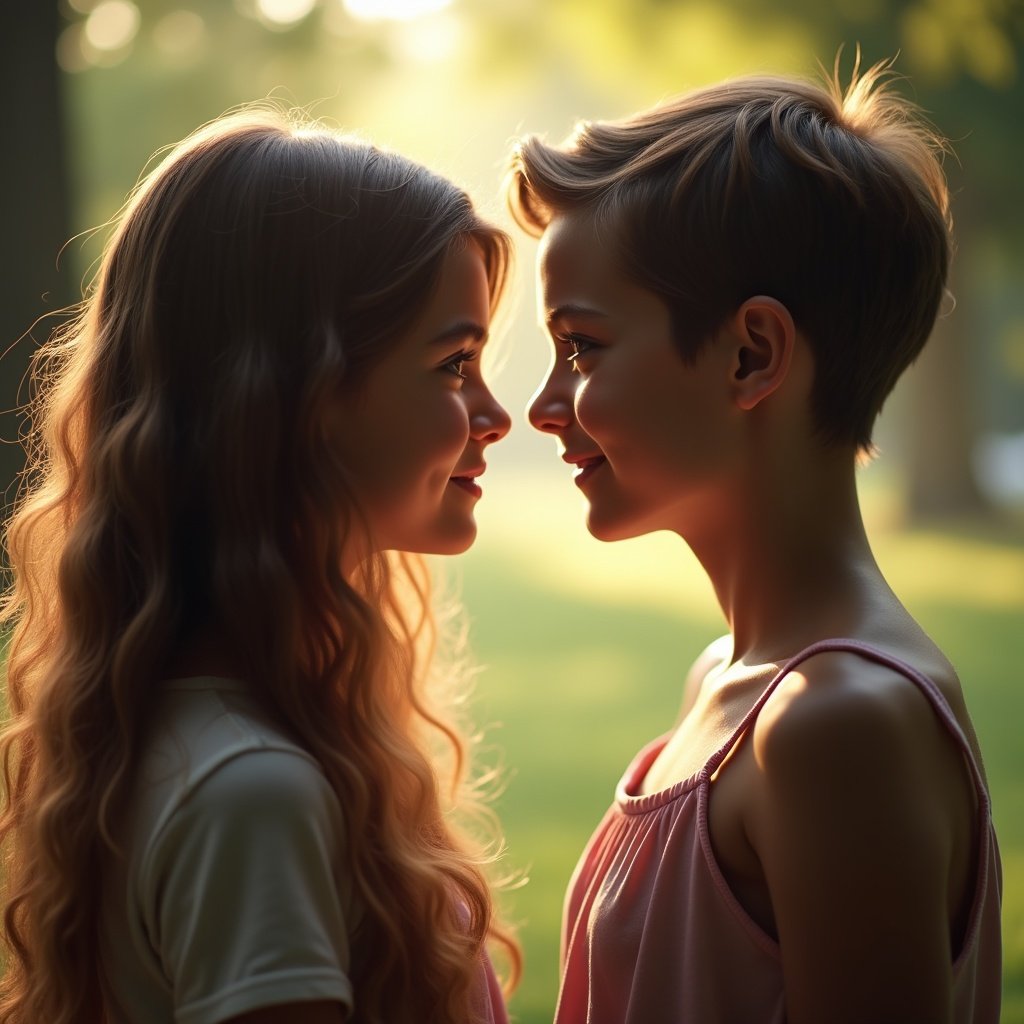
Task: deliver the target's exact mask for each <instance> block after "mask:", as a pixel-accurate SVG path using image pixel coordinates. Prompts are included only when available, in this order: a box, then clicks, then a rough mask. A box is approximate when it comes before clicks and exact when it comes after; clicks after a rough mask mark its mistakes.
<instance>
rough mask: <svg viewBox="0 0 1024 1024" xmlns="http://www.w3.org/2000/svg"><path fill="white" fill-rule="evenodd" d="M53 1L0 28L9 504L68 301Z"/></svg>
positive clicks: (1, 417) (3, 383) (0, 395)
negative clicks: (39, 359)
mask: <svg viewBox="0 0 1024 1024" xmlns="http://www.w3.org/2000/svg"><path fill="white" fill-rule="evenodd" d="M59 31H60V16H59V13H58V10H57V3H56V0H21V2H19V3H16V4H14V5H12V6H11V8H10V9H9V10H8V11H7V13H6V14H5V16H4V27H3V31H2V32H0V95H2V96H4V97H6V102H5V103H4V132H3V136H4V138H5V139H6V140H7V145H6V152H5V156H4V160H3V162H2V163H0V223H2V224H3V225H4V233H5V234H6V236H7V241H6V243H5V245H4V249H5V252H6V254H7V255H6V260H5V263H6V265H5V266H4V267H3V268H2V273H0V353H3V356H2V358H0V493H2V495H3V499H4V501H3V504H4V506H7V505H9V503H10V502H11V501H12V500H13V498H14V493H15V487H14V482H15V479H16V477H17V474H18V472H19V471H20V469H21V467H22V465H23V462H24V458H23V452H22V449H21V446H20V445H19V444H17V438H18V431H19V424H20V421H21V417H20V415H19V414H18V413H17V412H16V408H17V406H18V404H19V403H23V402H24V401H25V399H26V398H27V397H28V395H27V390H26V387H25V385H24V377H25V371H26V369H27V367H28V362H29V359H30V358H31V355H32V352H33V351H34V349H35V347H36V344H38V342H40V341H42V340H43V339H44V338H45V337H46V336H47V334H49V332H50V330H51V329H52V327H53V324H54V321H53V320H51V319H49V318H48V319H47V320H45V321H43V322H42V323H40V324H38V326H36V327H35V328H34V330H32V331H31V333H28V332H29V331H30V329H32V328H33V324H35V323H36V321H37V320H38V319H39V317H41V316H43V315H44V314H46V313H49V312H52V311H54V310H57V309H59V308H61V307H62V306H65V305H66V304H67V303H68V302H69V301H70V295H71V289H70V280H69V278H70V274H69V272H68V266H67V261H66V260H62V261H61V262H62V263H63V266H61V267H58V265H57V254H58V252H59V250H60V247H61V246H62V245H63V244H64V243H65V242H66V241H67V239H68V235H69V233H70V229H69V216H68V209H69V205H70V204H69V199H68V184H67V181H68V179H67V169H66V165H65V152H64V117H63V102H62V96H61V82H60V75H61V72H60V70H59V68H58V67H57V62H56V43H57V35H58V32H59Z"/></svg>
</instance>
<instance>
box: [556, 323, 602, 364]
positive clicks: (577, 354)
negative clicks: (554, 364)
mask: <svg viewBox="0 0 1024 1024" xmlns="http://www.w3.org/2000/svg"><path fill="white" fill-rule="evenodd" d="M558 341H560V342H561V343H562V344H563V345H568V346H569V348H570V349H572V351H571V352H570V354H569V355H567V356H566V357H565V358H566V360H567V361H568V362H570V363H572V367H573V369H574V370H575V369H577V366H576V361H577V360H578V359H582V358H583V356H585V355H586V354H587V353H588V352H589V351H590V350H591V349H594V348H597V343H596V342H595V341H593V340H592V339H590V338H588V337H587V336H586V335H583V334H575V333H572V332H570V333H569V334H563V335H560V336H559V338H558Z"/></svg>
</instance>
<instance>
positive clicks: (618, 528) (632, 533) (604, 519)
mask: <svg viewBox="0 0 1024 1024" xmlns="http://www.w3.org/2000/svg"><path fill="white" fill-rule="evenodd" d="M587 529H588V530H589V531H590V535H591V536H592V537H594V538H596V539H597V540H600V541H605V542H606V543H611V542H612V541H616V540H632V539H633V538H634V537H644V536H646V535H647V534H648V533H656V532H657V531H658V530H661V529H664V527H661V526H653V525H651V524H650V523H644V522H640V521H638V520H636V519H628V518H626V517H625V516H601V515H600V514H598V513H597V512H595V510H594V507H593V506H591V507H590V509H589V510H588V512H587Z"/></svg>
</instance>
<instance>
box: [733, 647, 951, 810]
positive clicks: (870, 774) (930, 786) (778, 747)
mask: <svg viewBox="0 0 1024 1024" xmlns="http://www.w3.org/2000/svg"><path fill="white" fill-rule="evenodd" d="M950 671H951V670H950ZM940 689H941V692H943V693H944V695H945V691H949V690H951V689H952V690H955V692H956V693H959V685H958V684H957V683H956V680H955V677H953V678H952V679H951V680H950V679H948V678H947V679H944V680H943V685H942V686H941V688H940ZM947 703H949V701H948V700H947ZM956 710H957V709H955V708H954V715H955V716H956ZM957 717H958V716H957ZM752 740H753V744H754V752H755V755H756V757H757V761H758V763H759V764H760V765H761V767H762V770H763V780H764V782H765V784H766V785H768V786H769V787H781V788H782V790H783V791H785V792H787V793H788V794H789V795H790V796H792V791H793V789H794V787H795V789H796V790H798V791H799V790H804V789H808V788H813V787H816V786H820V785H822V784H827V785H828V787H829V789H830V791H831V792H832V794H833V795H835V796H838V795H839V794H840V793H843V794H844V795H845V798H846V800H847V801H854V803H856V802H857V801H859V800H870V801H871V802H872V804H873V806H874V807H875V808H879V804H884V803H886V802H887V801H897V802H899V801H906V800H915V801H920V800H922V799H926V798H927V796H928V794H929V793H934V794H935V795H936V796H937V797H941V796H942V790H943V785H944V784H945V783H946V782H948V781H949V780H950V779H951V776H952V775H961V776H962V775H963V761H962V755H961V752H960V751H959V749H958V748H957V746H956V744H955V743H953V742H952V741H951V740H950V737H949V734H948V731H947V729H946V727H945V726H944V724H943V722H942V720H941V718H940V717H939V715H938V714H937V713H936V710H935V708H934V706H933V705H932V703H931V702H930V700H929V699H928V698H927V697H926V696H925V694H924V693H923V692H922V691H921V689H920V688H919V687H918V686H917V685H916V684H915V683H914V682H912V681H911V680H910V679H908V678H907V677H906V676H905V675H903V674H902V673H901V672H899V671H897V670H896V669H894V668H891V667H889V666H888V665H883V664H879V663H877V662H874V661H871V660H869V659H866V658H863V657H860V656H858V655H856V654H853V653H850V652H845V651H829V652H824V653H821V654H818V655H815V656H814V657H812V658H809V659H808V660H807V661H806V662H803V663H802V664H801V665H800V666H799V667H798V668H797V669H795V670H794V671H793V672H792V673H790V674H789V675H788V676H787V677H786V678H785V679H784V680H783V681H782V683H781V684H780V686H779V689H778V690H777V692H776V693H775V694H773V695H772V697H771V699H769V701H768V702H767V703H766V705H765V707H764V709H763V710H762V712H761V714H760V715H759V716H758V719H757V721H756V723H755V726H754V731H753V736H752ZM832 805H833V806H837V805H836V804H835V802H832ZM849 806H850V804H849V803H847V807H849Z"/></svg>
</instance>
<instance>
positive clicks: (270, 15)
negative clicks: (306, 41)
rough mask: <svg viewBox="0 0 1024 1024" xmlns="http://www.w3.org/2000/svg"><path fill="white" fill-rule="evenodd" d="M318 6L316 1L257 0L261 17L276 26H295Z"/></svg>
mask: <svg viewBox="0 0 1024 1024" xmlns="http://www.w3.org/2000/svg"><path fill="white" fill-rule="evenodd" d="M315 6H316V0H257V2H256V7H257V9H258V10H259V13H260V15H262V17H264V18H265V19H266V20H267V21H269V22H272V23H273V24H275V25H294V24H295V23H296V22H298V21H302V19H303V18H305V17H306V15H308V14H309V12H310V11H311V10H313V8H314V7H315Z"/></svg>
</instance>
